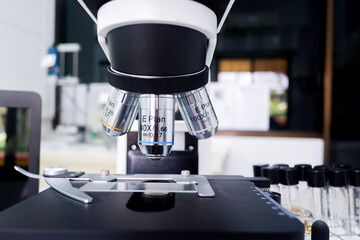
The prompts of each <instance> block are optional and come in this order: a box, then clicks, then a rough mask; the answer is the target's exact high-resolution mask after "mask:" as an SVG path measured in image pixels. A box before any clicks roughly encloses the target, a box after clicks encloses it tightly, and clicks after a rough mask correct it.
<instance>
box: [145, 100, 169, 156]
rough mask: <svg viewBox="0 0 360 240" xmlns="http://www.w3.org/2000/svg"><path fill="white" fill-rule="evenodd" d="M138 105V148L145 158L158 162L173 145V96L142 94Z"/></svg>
mask: <svg viewBox="0 0 360 240" xmlns="http://www.w3.org/2000/svg"><path fill="white" fill-rule="evenodd" d="M139 105H140V110H139V131H138V133H139V137H138V143H139V148H140V150H141V152H142V153H143V154H144V155H146V157H147V158H150V159H152V160H160V159H162V158H163V157H165V156H166V155H168V154H169V153H170V151H171V148H172V145H173V144H174V112H175V99H174V96H173V95H154V94H142V95H140V97H139Z"/></svg>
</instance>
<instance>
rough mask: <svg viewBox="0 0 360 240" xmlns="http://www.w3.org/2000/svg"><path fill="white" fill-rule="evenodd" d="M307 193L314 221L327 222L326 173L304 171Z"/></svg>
mask: <svg viewBox="0 0 360 240" xmlns="http://www.w3.org/2000/svg"><path fill="white" fill-rule="evenodd" d="M306 175H307V184H308V192H309V200H310V202H311V204H309V209H308V210H310V212H311V213H312V215H313V218H314V220H323V221H325V222H328V220H329V219H328V193H327V187H326V186H327V182H326V172H325V170H324V169H308V170H307V171H306Z"/></svg>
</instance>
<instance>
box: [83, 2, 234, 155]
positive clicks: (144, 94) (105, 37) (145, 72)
mask: <svg viewBox="0 0 360 240" xmlns="http://www.w3.org/2000/svg"><path fill="white" fill-rule="evenodd" d="M79 2H80V4H81V5H82V6H83V7H84V9H85V10H86V11H87V12H88V13H89V15H90V16H91V18H92V19H93V20H94V21H95V22H96V23H97V26H98V32H97V34H98V41H99V44H100V46H101V48H102V49H103V51H104V53H105V55H106V56H107V58H108V60H109V62H110V66H109V68H108V74H109V83H110V85H111V86H112V89H111V91H110V94H109V98H108V101H107V103H106V106H105V108H104V113H103V116H102V118H101V121H102V125H103V128H104V130H105V131H106V132H107V133H108V134H109V135H111V136H121V135H124V134H126V133H128V132H129V131H130V129H131V127H132V124H133V122H134V120H135V118H136V116H138V146H139V148H140V150H141V152H142V153H143V154H144V155H145V156H146V157H147V158H150V159H153V160H160V159H162V158H163V157H165V156H167V155H168V154H169V153H170V152H171V150H172V147H173V145H174V131H175V129H174V127H175V126H174V120H175V118H174V112H175V108H176V107H175V105H176V104H177V106H178V108H179V110H180V113H181V115H182V118H183V119H184V121H185V123H186V125H187V128H188V131H189V134H190V135H191V136H193V137H194V138H196V139H206V138H209V137H211V136H213V135H214V134H215V133H216V131H217V128H218V120H217V117H216V114H215V111H214V109H213V106H212V103H211V101H210V98H209V96H208V93H207V91H206V88H205V85H206V84H207V83H208V81H209V75H210V74H209V67H210V64H211V60H212V57H213V54H214V51H215V47H216V38H217V33H218V31H220V29H221V26H222V24H223V22H224V20H225V18H226V16H227V13H228V12H229V10H230V8H231V6H232V4H233V2H234V1H233V0H230V1H227V0H222V1H212V0H208V1H190V0H151V1H150V0H132V1H129V0H113V1H97V3H96V4H95V3H94V1H90V0H79Z"/></svg>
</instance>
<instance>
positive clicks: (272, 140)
mask: <svg viewBox="0 0 360 240" xmlns="http://www.w3.org/2000/svg"><path fill="white" fill-rule="evenodd" d="M211 144H212V164H213V165H212V166H213V173H214V174H230V175H243V176H246V177H251V176H253V169H252V166H253V165H254V164H263V163H268V164H270V165H272V164H278V163H286V164H289V165H290V166H293V165H295V164H301V163H306V164H311V165H313V166H315V165H320V164H323V157H324V156H323V148H324V142H323V140H322V139H319V138H280V137H239V136H237V137H235V136H234V137H232V136H215V137H213V138H212V139H211Z"/></svg>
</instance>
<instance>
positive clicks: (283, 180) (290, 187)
mask: <svg viewBox="0 0 360 240" xmlns="http://www.w3.org/2000/svg"><path fill="white" fill-rule="evenodd" d="M279 178H280V193H281V202H282V205H283V206H284V207H287V208H288V209H289V210H290V209H291V207H294V206H296V207H298V206H299V190H298V186H297V185H298V183H299V179H298V176H297V169H296V168H281V169H279Z"/></svg>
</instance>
